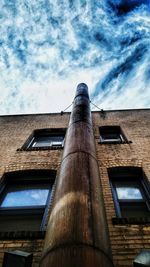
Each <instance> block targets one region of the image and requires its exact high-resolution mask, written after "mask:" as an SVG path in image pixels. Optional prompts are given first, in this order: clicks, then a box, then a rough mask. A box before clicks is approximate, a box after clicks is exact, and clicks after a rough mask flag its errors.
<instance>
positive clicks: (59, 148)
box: [17, 146, 64, 151]
mask: <svg viewBox="0 0 150 267" xmlns="http://www.w3.org/2000/svg"><path fill="white" fill-rule="evenodd" d="M63 148H64V147H63V146H54V147H49V146H45V147H30V148H18V149H17V151H41V150H62V149H63Z"/></svg>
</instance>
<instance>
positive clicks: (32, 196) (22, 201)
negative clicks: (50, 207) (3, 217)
mask: <svg viewBox="0 0 150 267" xmlns="http://www.w3.org/2000/svg"><path fill="white" fill-rule="evenodd" d="M48 193H49V189H43V188H42V189H40V188H32V189H25V188H24V189H20V190H13V191H11V192H7V194H6V195H5V198H4V199H3V201H2V203H1V207H3V208H4V207H23V206H42V205H45V204H46V201H47V197H48Z"/></svg>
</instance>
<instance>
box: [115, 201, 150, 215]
mask: <svg viewBox="0 0 150 267" xmlns="http://www.w3.org/2000/svg"><path fill="white" fill-rule="evenodd" d="M120 209H121V215H122V217H125V218H132V217H146V218H150V213H149V211H148V208H147V206H146V203H140V204H139V203H124V204H123V203H120Z"/></svg>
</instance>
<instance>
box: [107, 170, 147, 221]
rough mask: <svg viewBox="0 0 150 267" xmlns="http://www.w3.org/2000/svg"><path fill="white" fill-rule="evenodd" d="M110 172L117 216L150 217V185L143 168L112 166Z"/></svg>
mask: <svg viewBox="0 0 150 267" xmlns="http://www.w3.org/2000/svg"><path fill="white" fill-rule="evenodd" d="M108 174H109V178H110V183H111V189H112V193H113V200H114V204H115V209H116V214H117V217H118V218H140V217H142V218H146V220H147V219H150V199H149V185H148V183H147V182H146V180H145V179H144V174H143V172H142V170H141V168H132V167H126V168H125V167H116V168H110V169H109V170H108Z"/></svg>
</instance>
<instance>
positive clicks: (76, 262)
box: [40, 83, 113, 267]
mask: <svg viewBox="0 0 150 267" xmlns="http://www.w3.org/2000/svg"><path fill="white" fill-rule="evenodd" d="M40 266H41V267H112V266H113V262H112V259H111V250H110V242H109V236H108V228H107V220H106V215H105V208H104V201H103V194H102V188H101V184H100V177H99V168H98V164H97V159H96V152H95V143H94V136H93V127H92V119H91V112H90V101H89V95H88V88H87V86H86V84H83V83H81V84H79V85H78V87H77V91H76V96H75V99H74V105H73V110H72V113H71V117H70V122H69V127H68V130H67V135H66V141H65V148H64V154H63V158H62V163H61V167H60V173H59V176H58V178H57V181H56V191H55V195H54V200H53V206H52V210H51V213H50V217H49V222H48V226H47V232H46V239H45V247H44V252H43V256H42V259H41V264H40Z"/></svg>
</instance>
